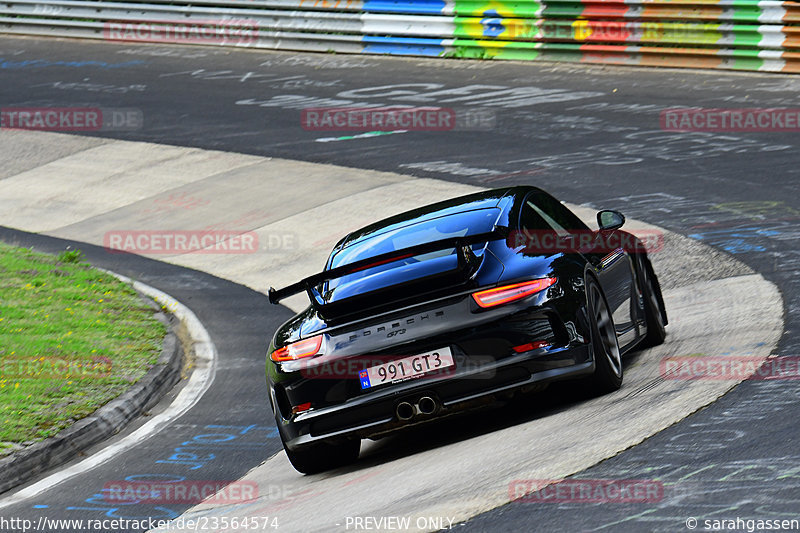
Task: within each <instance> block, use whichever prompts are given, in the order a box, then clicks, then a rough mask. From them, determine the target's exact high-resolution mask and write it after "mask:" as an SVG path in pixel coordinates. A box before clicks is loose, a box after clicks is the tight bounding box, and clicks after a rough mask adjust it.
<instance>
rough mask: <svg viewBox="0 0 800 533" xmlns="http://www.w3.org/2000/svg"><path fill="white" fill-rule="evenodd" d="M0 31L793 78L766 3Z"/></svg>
mask: <svg viewBox="0 0 800 533" xmlns="http://www.w3.org/2000/svg"><path fill="white" fill-rule="evenodd" d="M0 33H7V34H23V35H46V36H57V37H78V38H94V39H106V40H113V41H140V42H141V41H144V42H159V43H165V42H169V43H184V44H210V45H221V46H243V47H253V48H273V49H286V50H304V51H334V52H342V53H368V54H369V53H376V54H404V55H423V56H443V57H468V58H498V59H517V60H548V61H577V62H586V63H614V64H627V65H644V66H674V67H675V66H677V67H700V68H726V69H739V70H762V71H773V72H800V2H782V1H776V0H760V1H759V0H719V1H713V0H663V1H660V0H655V1H650V0H627V1H626V0H583V1H576V0H544V1H533V0H516V1H493V2H487V1H485V0H451V1H440V0H263V1H260V0H216V1H212V0H192V1H190V2H187V1H183V2H176V1H168V0H149V1H147V2H133V1H131V2H106V1H102V0H99V1H67V0H13V1H1V0H0Z"/></svg>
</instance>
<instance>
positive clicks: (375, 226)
mask: <svg viewBox="0 0 800 533" xmlns="http://www.w3.org/2000/svg"><path fill="white" fill-rule="evenodd" d="M540 190H541V189H538V188H536V187H531V186H516V187H503V188H499V189H490V190H486V191H481V192H477V193H472V194H467V195H464V196H459V197H456V198H451V199H449V200H444V201H442V202H436V203H434V204H430V205H426V206H423V207H419V208H417V209H413V210H411V211H406V212H404V213H400V214H398V215H395V216H392V217H389V218H385V219H383V220H379V221H378V222H374V223H372V224H370V225H368V226H364V227H363V228H360V229H358V230H355V231H353V232H351V233H349V234H348V235H346V236H345V237H344V238H343V239H342V240H340V241H339V242H338V243H337V244H336V246H335V247H334V249H333V252H336V251H338V250H341V249H343V248H347V247H349V246H352V245H354V244H358V243H361V242H363V241H366V240H368V239H371V238H373V237H375V236H377V235H380V234H382V233H385V232H388V231H393V230H396V229H399V228H402V227H405V226H410V225H413V224H418V223H420V222H425V221H428V220H433V219H436V218H439V217H443V216H448V215H454V214H458V213H465V212H469V211H475V210H478V209H489V208H497V207H501V208H504V209H508V208H509V207H510V205H511V204H512V203H513V202H505V203H506V204H507V205H501V203H502V202H503V199H504V198H509V197H517V196H519V195H520V194H523V193H527V192H532V191H540Z"/></svg>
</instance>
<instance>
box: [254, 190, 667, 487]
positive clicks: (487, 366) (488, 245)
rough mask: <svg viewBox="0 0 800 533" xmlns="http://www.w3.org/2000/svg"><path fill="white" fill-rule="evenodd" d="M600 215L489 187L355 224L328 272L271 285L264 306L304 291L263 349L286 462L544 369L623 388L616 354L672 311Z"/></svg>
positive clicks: (642, 251) (325, 454)
mask: <svg viewBox="0 0 800 533" xmlns="http://www.w3.org/2000/svg"><path fill="white" fill-rule="evenodd" d="M597 220H598V225H599V228H600V229H599V230H598V231H592V230H590V229H589V228H588V227H587V226H586V225H585V224H584V223H583V222H582V221H581V220H580V219H579V218H578V217H577V216H576V215H575V214H574V213H572V212H571V211H570V210H569V209H567V208H566V207H565V206H564V205H563V204H561V203H560V202H559V201H558V200H556V199H555V198H553V197H552V196H550V195H549V194H547V193H546V192H544V191H542V190H540V189H537V188H535V187H524V186H520V187H512V188H504V189H495V190H489V191H485V192H480V193H476V194H471V195H468V196H463V197H460V198H455V199H452V200H448V201H444V202H440V203H436V204H433V205H429V206H426V207H422V208H419V209H415V210H413V211H409V212H407V213H403V214H400V215H397V216H394V217H391V218H388V219H386V220H382V221H380V222H376V223H375V224H372V225H370V226H367V227H365V228H362V229H360V230H358V231H354V232H352V233H350V234H349V235H347V236H345V237H344V238H343V239H342V240H341V241H339V243H338V244H337V245H336V246H335V247H334V248H333V251H332V252H331V254H330V257H329V258H328V261H327V264H326V265H325V269H324V271H323V272H321V273H319V274H316V275H314V276H311V277H309V278H306V279H304V280H302V281H300V282H298V283H295V284H293V285H290V286H289V287H286V288H284V289H280V290H275V289H270V291H269V298H270V301H271V302H272V303H278V302H279V301H280V300H281V299H283V298H285V297H287V296H289V295H292V294H297V293H300V292H303V291H305V292H306V293H307V294H308V296H309V299H310V300H311V305H310V306H309V307H308V308H307V309H306V310H305V311H303V312H301V313H299V314H297V315H296V316H295V317H293V318H292V319H291V320H289V321H287V322H286V323H285V324H283V325H282V326H281V327H280V328H279V329H278V331H277V332H276V333H275V336H274V338H273V339H272V343H271V345H270V347H269V353H268V358H267V382H268V385H269V396H270V404H271V406H272V409H273V412H274V413H275V420H276V422H277V425H278V429H279V433H280V436H281V439H282V441H283V445H284V448H285V450H286V454H287V455H288V457H289V460H290V461H291V463H292V465H293V466H294V467H295V469H297V470H298V471H300V472H303V473H313V472H319V471H322V470H325V469H328V468H332V467H335V466H339V465H342V464H345V463H347V462H350V461H353V460H355V459H356V458H357V457H358V453H359V450H360V444H361V439H362V438H376V437H379V436H383V435H387V434H389V433H392V432H394V431H399V430H402V429H403V428H406V427H408V426H410V425H412V424H418V423H424V422H430V421H434V420H436V419H437V418H439V417H442V416H446V415H449V414H453V413H457V412H459V411H463V410H465V409H469V408H473V407H476V406H480V405H483V404H486V403H490V401H491V400H493V399H496V398H502V399H505V398H508V397H510V395H511V393H515V392H526V391H530V390H536V389H538V388H541V386H542V385H543V384H545V383H547V382H550V381H554V380H562V379H573V378H580V379H583V380H584V381H585V382H586V383H587V384H588V385H589V386H590V387H592V388H593V389H594V390H595V391H596V392H597V393H605V392H610V391H613V390H616V389H618V388H619V387H620V386H621V384H622V373H623V368H622V366H623V365H622V360H621V356H622V355H623V354H625V353H626V352H628V351H630V350H631V349H633V348H634V347H636V346H639V345H643V344H648V345H654V344H659V343H661V342H663V340H664V337H665V325H666V324H667V315H666V311H665V309H664V302H663V299H662V297H661V289H660V287H659V284H658V280H657V278H656V275H655V272H654V271H653V267H652V265H651V263H650V260H649V259H648V256H647V251H646V248H645V246H644V244H643V242H642V240H640V239H639V238H637V237H635V236H633V235H632V234H630V233H627V232H624V231H622V230H620V229H619V228H620V227H621V226H622V225H623V223H624V221H625V218H624V217H623V216H622V214H621V213H618V212H616V211H609V210H606V211H600V212H599V213H598V214H597Z"/></svg>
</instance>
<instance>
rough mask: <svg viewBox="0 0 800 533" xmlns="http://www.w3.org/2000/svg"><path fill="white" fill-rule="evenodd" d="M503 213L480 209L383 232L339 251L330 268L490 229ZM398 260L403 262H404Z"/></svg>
mask: <svg viewBox="0 0 800 533" xmlns="http://www.w3.org/2000/svg"><path fill="white" fill-rule="evenodd" d="M499 216H500V209H498V208H487V209H477V210H474V211H466V212H462V213H455V214H450V215H445V216H441V217H437V218H433V219H430V220H425V221H423V222H419V223H416V224H411V225H408V226H403V227H401V228H397V229H395V230H392V231H387V232H385V233H380V234H378V235H375V236H374V237H371V238H368V239H364V240H360V241H358V242H356V243H354V244H352V245H350V246H346V247H345V248H343V249H342V250H339V251H338V252H336V254H335V255H334V256H333V258H332V260H331V263H330V268H336V267H339V266H342V265H348V264H350V263H354V262H356V261H360V260H362V259H367V258H369V257H375V256H377V255H381V254H385V253H388V252H393V251H395V250H401V249H403V248H408V247H410V246H415V245H417V244H424V243H427V242H433V241H438V240H442V239H448V238H452V237H464V236H468V235H476V234H479V233H485V232H489V231H492V229H493V228H494V224H495V222H496V221H497V218H498V217H499ZM452 251H453V250H452V249H450V250H443V251H441V252H432V253H429V254H424V255H420V256H416V257H414V258H410V259H414V260H416V261H423V260H426V259H430V258H433V257H440V256H443V255H449V254H450V253H452ZM398 263H400V264H402V262H398ZM386 267H387V268H391V265H386Z"/></svg>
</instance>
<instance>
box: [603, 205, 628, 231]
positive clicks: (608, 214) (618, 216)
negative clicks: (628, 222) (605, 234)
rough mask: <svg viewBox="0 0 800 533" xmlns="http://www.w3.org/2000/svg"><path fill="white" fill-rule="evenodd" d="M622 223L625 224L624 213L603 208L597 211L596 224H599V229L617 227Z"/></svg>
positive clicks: (607, 229)
mask: <svg viewBox="0 0 800 533" xmlns="http://www.w3.org/2000/svg"><path fill="white" fill-rule="evenodd" d="M623 224H625V215H623V214H622V213H620V212H619V211H612V210H611V209H603V210H602V211H600V212H598V213H597V225H598V226H600V231H612V230H615V229H619V228H621V227H622V225H623Z"/></svg>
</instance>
